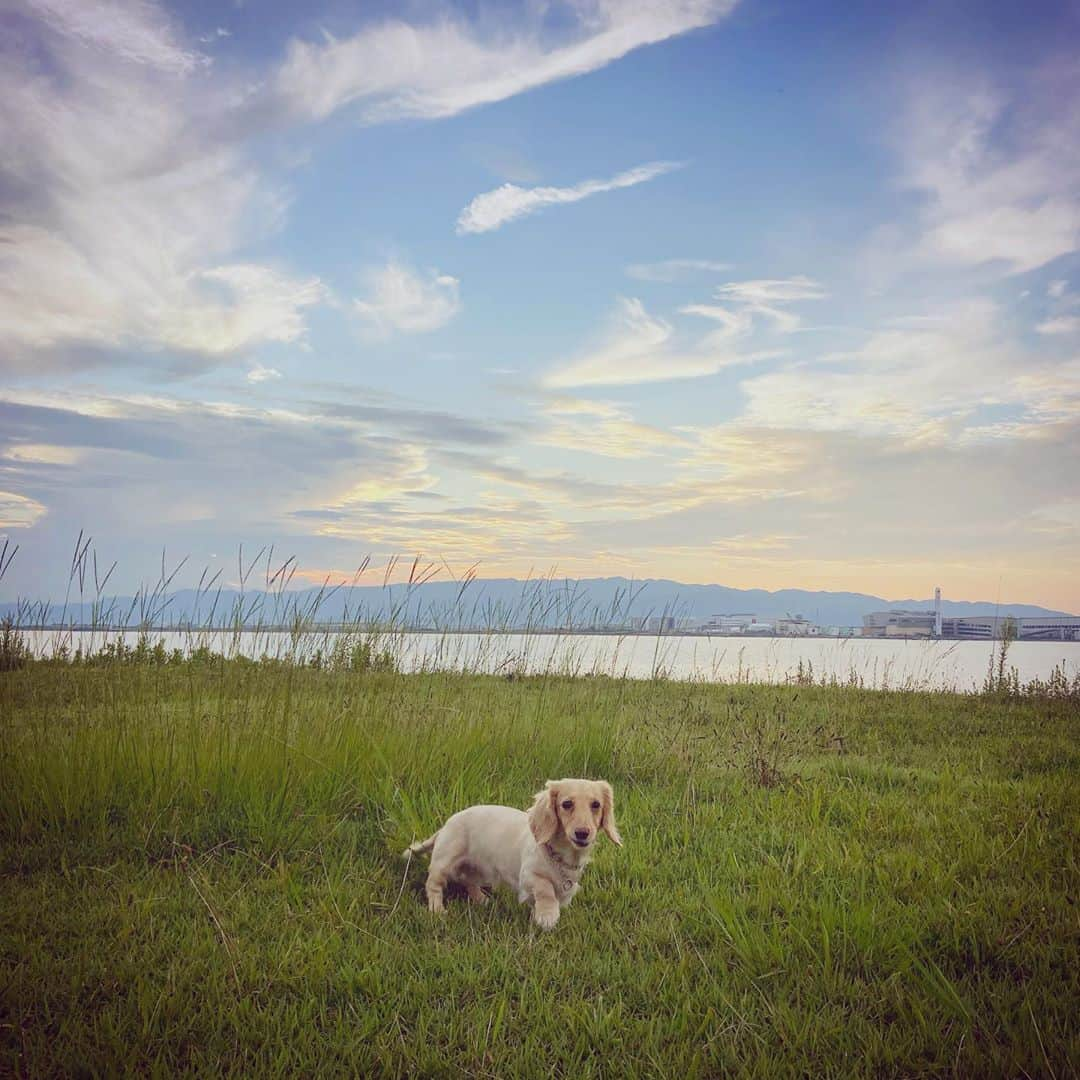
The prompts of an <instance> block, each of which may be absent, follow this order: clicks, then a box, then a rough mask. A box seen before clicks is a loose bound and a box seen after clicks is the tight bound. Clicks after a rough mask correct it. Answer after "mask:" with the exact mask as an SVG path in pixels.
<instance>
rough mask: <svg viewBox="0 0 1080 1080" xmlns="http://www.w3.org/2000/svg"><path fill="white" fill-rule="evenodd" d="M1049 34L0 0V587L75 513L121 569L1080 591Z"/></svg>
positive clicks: (1077, 461)
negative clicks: (250, 559) (416, 561)
mask: <svg viewBox="0 0 1080 1080" xmlns="http://www.w3.org/2000/svg"><path fill="white" fill-rule="evenodd" d="M1078 40H1080V6H1078V5H1077V4H1076V3H1072V2H1070V3H1064V2H1063V3H1054V2H1043V3H1034V4H1029V5H1016V4H1005V3H996V2H990V0H975V2H971V3H965V2H941V0H935V2H925V3H922V2H914V3H908V4H903V5H891V4H881V3H878V2H866V3H858V2H855V3H852V2H848V0H844V2H839V0H835V2H829V0H821V2H820V3H816V4H805V3H800V2H798V0H740V2H737V3H736V2H735V0H671V2H668V3H649V2H645V0H565V2H555V0H550V2H549V0H526V2H525V3H522V4H516V5H515V4H511V3H506V2H499V3H486V2H483V0H470V2H467V3H462V4H460V5H455V4H451V3H443V2H428V0H415V2H404V3H397V4H378V3H362V4H361V3H345V2H335V0H328V2H322V0H314V2H313V3H311V4H309V5H297V4H293V3H289V2H285V0H230V2H223V0H212V2H211V0H202V2H190V3H180V2H176V3H172V4H164V3H158V2H155V0H0V102H3V104H2V106H0V146H2V147H3V154H2V155H0V543H2V542H3V540H4V539H6V540H7V541H8V545H9V546H8V552H9V554H10V551H11V550H12V548H13V546H14V545H16V544H17V545H18V552H17V554H16V557H15V559H14V560H13V561H12V562H11V565H10V566H8V567H7V568H6V570H5V572H4V574H3V577H2V579H0V599H14V598H16V597H17V596H22V597H31V598H35V599H41V598H55V597H56V596H58V595H59V594H61V593H62V592H63V590H64V588H65V585H66V583H67V581H68V576H69V571H70V565H71V559H72V552H73V549H74V546H75V544H76V540H77V537H79V535H80V533H81V534H82V535H83V536H84V537H91V538H92V542H93V548H92V550H93V551H94V553H96V555H97V558H98V562H99V572H98V574H99V581H100V580H101V579H102V578H103V577H104V575H105V573H106V572H107V570H108V568H109V567H110V566H111V565H112V564H113V563H114V562H115V564H116V569H115V571H114V573H113V576H112V578H110V579H109V591H113V590H116V591H125V590H127V591H131V590H134V588H135V587H136V586H137V585H138V584H139V583H142V582H147V581H153V580H154V579H156V578H157V576H158V575H159V574H160V573H161V568H162V566H163V565H164V566H165V567H166V568H167V570H168V572H171V570H172V569H174V568H175V567H176V566H177V565H178V564H179V562H180V561H181V560H182V559H185V558H186V559H187V563H186V564H185V565H184V568H183V573H182V575H181V576H180V577H178V578H177V582H176V583H177V584H180V583H185V584H186V583H194V582H195V581H196V580H197V579H198V576H199V573H201V571H202V569H203V568H204V567H207V568H210V570H211V572H214V573H216V572H218V571H219V570H220V573H221V577H220V579H219V580H220V581H221V582H222V583H226V584H236V583H237V579H238V576H239V573H240V571H239V569H238V551H239V549H240V546H241V545H243V548H244V550H246V551H247V552H249V553H251V552H254V551H257V550H258V549H260V548H262V547H264V546H267V545H273V546H274V550H275V551H276V552H278V553H280V554H281V556H282V558H285V557H288V556H295V557H296V560H297V562H296V565H298V566H299V570H298V571H297V572H296V574H295V575H294V578H293V584H295V585H301V584H311V583H317V582H321V581H323V580H324V579H326V578H328V577H329V578H330V579H331V580H334V581H336V580H340V579H343V578H352V576H353V574H354V571H355V570H356V568H357V567H358V566H359V565H360V564H361V563H362V562H363V560H364V559H365V558H370V560H371V566H372V567H375V568H377V567H379V566H380V565H382V564H384V563H385V562H386V560H387V559H389V558H391V557H392V556H394V555H401V556H403V557H404V558H405V560H406V561H409V560H411V559H412V558H413V556H414V555H416V554H418V553H421V554H422V555H423V557H424V559H425V560H428V561H430V563H431V564H432V565H435V566H437V567H438V572H439V573H440V574H441V575H443V576H448V575H461V574H463V573H465V572H466V571H468V570H469V568H475V573H476V574H477V575H478V576H480V577H506V576H514V577H524V576H527V575H530V574H531V575H536V574H548V573H555V574H558V575H561V576H571V577H595V576H611V575H622V576H627V577H636V578H644V577H664V578H672V579H675V580H679V581H686V582H699V583H705V582H715V583H719V584H724V585H729V586H735V587H742V588H750V587H754V588H766V589H779V588H789V587H799V588H808V589H839V590H853V591H860V592H869V593H874V594H876V595H881V596H885V597H888V598H902V597H908V596H914V597H926V596H929V595H930V594H931V593H932V590H933V588H934V586H936V585H940V586H941V587H942V589H943V590H944V592H945V595H946V596H949V597H952V598H955V599H980V600H995V599H1000V600H1002V601H1007V602H1020V601H1023V602H1029V603H1038V604H1043V605H1045V606H1049V607H1054V608H1060V609H1064V610H1068V611H1073V612H1080V258H1078V254H1077V253H1078V248H1080V64H1078V62H1077V55H1078V54H1077V51H1076V49H1075V43H1076V42H1077V41H1078ZM188 579H190V582H189V581H188ZM365 580H368V581H370V580H372V578H371V575H370V572H369V577H368V578H367V579H365ZM374 580H379V578H378V574H377V573H376V575H375V578H374Z"/></svg>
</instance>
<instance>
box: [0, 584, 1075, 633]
mask: <svg viewBox="0 0 1080 1080" xmlns="http://www.w3.org/2000/svg"><path fill="white" fill-rule="evenodd" d="M897 607H902V608H908V609H912V608H914V609H924V610H928V609H931V608H932V607H933V600H931V599H924V600H911V599H908V600H886V599H884V598H882V597H880V596H869V595H867V594H865V593H851V592H811V591H808V590H805V589H780V590H779V591H777V592H768V591H766V590H764V589H731V588H728V587H727V586H725V585H687V584H683V583H680V582H677V581H667V580H663V579H646V580H642V581H631V580H630V579H628V578H621V577H613V578H585V579H578V580H573V579H562V580H553V579H552V580H548V579H544V580H540V581H536V580H534V581H519V580H516V579H513V578H493V579H486V580H475V581H471V582H469V583H468V584H467V585H466V586H464V587H462V586H461V585H460V584H458V583H456V582H452V581H431V582H427V583H425V584H423V585H418V586H413V587H409V586H407V585H392V586H388V587H383V586H379V585H367V586H354V587H348V588H341V589H335V590H325V591H324V590H320V589H314V588H312V589H299V590H289V591H288V592H285V593H283V594H272V593H271V594H267V593H261V592H255V591H252V592H247V593H244V594H242V595H241V594H240V593H238V592H236V591H231V590H229V591H226V590H222V591H221V592H220V593H212V594H207V593H201V594H200V593H198V592H196V591H195V590H192V589H180V590H178V591H176V592H174V593H170V594H169V595H168V596H167V597H164V598H163V597H160V596H158V597H153V596H150V597H148V596H145V595H140V596H136V597H131V596H126V597H125V596H116V597H109V598H107V599H106V600H104V601H103V602H102V604H101V605H100V606H99V608H98V611H99V614H98V617H97V621H98V622H102V621H107V622H109V623H110V624H119V623H124V624H127V625H137V624H138V623H140V622H141V621H146V622H149V623H152V624H153V625H176V624H178V623H189V622H193V623H198V624H204V623H207V622H210V621H211V620H212V621H213V622H214V623H215V624H222V623H230V622H232V621H233V620H234V618H235V615H236V613H237V612H240V611H242V613H243V619H244V621H245V622H249V623H254V622H261V623H263V624H265V623H267V622H272V623H283V622H289V621H291V620H292V619H293V618H294V617H296V616H298V615H299V616H303V617H307V618H312V619H314V620H316V621H318V622H331V623H334V622H341V621H351V620H353V619H356V618H360V619H362V620H372V621H383V620H386V619H388V618H390V617H393V618H394V619H395V621H397V622H401V623H405V624H407V625H425V626H439V627H461V628H465V627H473V628H475V627H490V628H500V627H505V628H510V627H522V626H526V625H530V626H535V627H538V628H553V627H559V626H573V627H578V628H582V627H587V626H591V625H600V624H605V623H610V622H617V621H619V620H623V619H629V618H634V617H638V618H640V617H641V616H648V615H662V614H667V615H675V616H682V617H702V618H704V617H708V616H710V615H719V614H730V613H736V612H743V613H753V614H755V615H757V616H759V617H761V618H763V619H768V618H775V617H778V616H783V615H786V614H790V615H802V616H804V617H805V618H807V619H809V620H810V621H811V622H815V623H818V624H820V625H823V626H852V625H855V626H858V625H861V623H862V617H863V615H865V614H867V613H869V612H871V611H881V610H882V609H885V608H897ZM941 607H942V611H943V613H944V614H946V615H993V614H995V613H996V614H1000V615H1014V616H1017V617H1027V616H1041V615H1066V614H1069V613H1068V612H1062V611H1053V610H1050V609H1049V608H1043V607H1037V606H1035V605H1033V604H1014V603H1002V604H997V603H995V602H993V601H970V600H943V601H942V605H941ZM26 611H27V607H26V605H22V606H21V607H20V605H19V604H15V603H4V604H0V616H6V615H11V616H16V617H18V616H19V615H20V612H22V618H23V621H25V615H26ZM33 611H34V614H35V615H36V618H35V619H34V621H39V620H40V621H43V622H45V623H56V622H60V621H63V622H64V623H70V622H75V623H89V622H91V621H92V620H93V619H94V610H93V605H91V604H89V603H82V604H78V603H75V604H72V603H69V604H68V605H67V609H66V612H65V610H64V608H63V605H62V604H57V603H51V604H47V605H46V604H38V605H36V607H35V608H33ZM42 616H44V618H42Z"/></svg>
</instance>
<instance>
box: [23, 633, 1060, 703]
mask: <svg viewBox="0 0 1080 1080" xmlns="http://www.w3.org/2000/svg"><path fill="white" fill-rule="evenodd" d="M27 639H28V642H29V644H30V645H31V647H32V648H33V649H34V651H35V653H36V654H37V655H39V656H50V655H55V653H56V651H57V649H58V648H59V647H61V646H64V645H66V646H67V648H68V649H69V650H70V651H74V650H75V649H77V648H80V647H81V648H82V649H83V650H84V651H96V650H98V649H100V648H101V647H102V645H103V644H105V643H106V642H107V641H117V640H120V639H123V640H124V641H125V642H126V644H128V645H129V646H133V645H134V644H135V642H136V641H137V639H138V635H137V634H135V633H132V632H102V631H96V632H91V631H52V630H39V631H28V632H27ZM338 640H340V635H339V634H338V633H336V632H335V631H311V632H308V633H305V634H304V635H302V636H301V637H299V638H294V637H293V636H292V635H290V634H288V633H285V632H281V631H263V630H259V631H248V632H244V633H234V632H226V631H206V630H202V631H193V632H173V631H163V632H160V633H155V634H152V635H151V637H150V643H151V645H153V644H155V643H156V642H158V641H161V642H162V643H163V644H164V646H165V648H166V649H168V650H170V651H171V650H173V649H180V650H182V651H184V652H188V651H190V650H191V649H192V648H195V647H198V646H200V645H205V646H207V647H208V648H210V649H212V650H213V651H215V652H220V653H223V654H224V655H226V656H235V655H245V656H249V657H260V656H264V655H266V656H271V657H276V658H281V659H284V658H291V657H295V658H297V659H303V660H310V659H311V657H312V656H313V655H314V654H315V653H316V651H321V652H322V654H323V655H327V654H328V653H329V652H330V651H331V650H332V649H333V647H334V644H335V642H336V641H338ZM373 644H374V647H375V649H376V650H377V651H382V650H383V649H388V650H389V651H391V652H392V653H393V655H394V656H395V658H396V660H397V663H398V665H399V667H400V668H401V669H402V670H404V671H410V672H414V671H422V670H427V671H431V670H453V671H471V672H477V673H487V674H491V673H495V674H510V673H521V674H524V673H538V672H545V671H547V672H560V673H566V674H573V675H587V674H592V675H599V674H603V675H611V676H627V677H630V678H651V677H653V676H654V675H657V674H661V675H664V676H666V677H667V678H670V679H684V680H690V679H692V680H703V681H708V682H735V681H745V682H767V683H783V682H786V681H789V680H792V679H794V677H795V676H796V674H797V672H798V669H799V664H800V662H801V663H802V665H803V670H804V671H806V669H807V667H808V666H809V667H811V668H812V670H813V677H814V679H815V681H820V680H821V679H822V678H824V679H826V680H828V681H832V680H834V679H835V680H836V681H839V682H844V683H846V682H849V681H851V680H852V679H854V680H861V681H862V682H863V684H864V685H866V686H868V687H874V688H883V687H894V688H902V687H911V688H917V689H935V690H957V691H961V692H969V691H972V690H978V689H980V688H981V687H982V685H983V680H984V679H985V678H986V673H987V669H988V666H989V664H990V660H991V655H992V652H993V650H994V648H995V647H996V644H991V643H990V642H984V641H925V640H923V641H919V640H913V641H905V640H888V639H872V638H867V639H861V638H844V639H837V638H738V637H691V636H669V637H655V636H649V637H646V636H639V635H629V636H625V637H623V636H617V635H609V634H511V633H407V632H396V633H394V634H392V635H388V636H385V637H382V638H379V639H375V640H374V641H373ZM1055 666H1061V667H1063V668H1064V670H1065V673H1066V675H1067V676H1068V678H1069V679H1070V680H1071V679H1072V678H1073V677H1074V676H1075V675H1076V673H1077V672H1078V671H1080V642H1034V641H1021V642H1014V643H1013V644H1012V645H1011V646H1010V648H1009V653H1008V663H1007V667H1009V668H1012V667H1015V668H1016V669H1017V672H1018V674H1019V678H1020V681H1021V682H1022V683H1026V682H1029V681H1030V680H1032V679H1035V678H1039V679H1045V678H1046V677H1047V676H1048V675H1049V674H1050V673H1051V671H1052V670H1053V669H1054V667H1055Z"/></svg>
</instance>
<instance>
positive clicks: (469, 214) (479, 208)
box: [457, 161, 683, 236]
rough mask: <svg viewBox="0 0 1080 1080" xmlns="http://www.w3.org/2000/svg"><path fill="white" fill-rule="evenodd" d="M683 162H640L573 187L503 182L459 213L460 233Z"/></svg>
mask: <svg viewBox="0 0 1080 1080" xmlns="http://www.w3.org/2000/svg"><path fill="white" fill-rule="evenodd" d="M682 167H683V162H679V161H653V162H650V163H649V164H647V165H638V166H636V167H635V168H633V169H627V170H626V171H625V172H621V173H618V174H617V175H616V176H613V177H611V179H610V180H583V181H582V182H581V183H580V184H574V185H573V187H563V188H560V187H534V188H523V187H518V186H517V184H503V185H502V187H497V188H495V190H494V191H485V192H484V193H483V194H482V195H477V196H476V198H475V199H473V201H472V202H471V203H469V205H468V206H466V207H465V209H464V210H462V211H461V214H460V215H459V216H458V220H457V232H458V235H459V236H461V235H464V234H465V233H482V232H491V230H492V229H498V228H501V227H502V226H503V225H506V224H507V223H508V222H511V221H516V220H517V219H518V218H523V217H526V216H527V215H529V214H535V213H536V212H537V211H538V210H542V209H543V208H544V207H545V206H557V205H562V204H565V203H574V202H580V201H581V200H582V199H587V198H589V196H590V195H599V194H600V193H601V192H604V191H616V190H617V189H619V188H625V187H633V186H634V185H635V184H644V183H645V182H646V181H647V180H653V179H655V178H656V177H657V176H663V175H664V173H669V172H673V171H674V170H675V169H681V168H682Z"/></svg>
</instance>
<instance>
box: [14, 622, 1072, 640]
mask: <svg viewBox="0 0 1080 1080" xmlns="http://www.w3.org/2000/svg"><path fill="white" fill-rule="evenodd" d="M16 629H18V630H20V631H33V632H34V633H79V634H89V633H101V634H144V633H145V634H292V633H294V628H293V627H291V626H284V625H268V626H241V627H235V626H186V625H183V624H179V625H171V626H154V627H138V626H134V627H133V626H101V625H100V624H99V625H97V626H95V625H92V624H79V623H72V624H67V625H59V624H51V625H40V624H39V625H29V626H19V627H16ZM300 633H301V634H347V633H362V634H379V633H382V634H418V635H425V636H435V635H439V636H441V635H445V634H469V635H478V636H494V635H511V634H521V635H528V636H537V637H624V638H631V637H632V638H701V639H703V640H711V639H713V638H725V639H731V640H733V641H760V640H762V639H768V640H778V641H813V640H817V641H822V640H824V641H859V642H862V641H946V642H951V643H958V644H959V643H964V642H970V643H973V644H976V645H985V644H988V643H990V642H996V641H1001V640H1002V639H1001V638H1000V637H993V638H975V637H927V636H925V635H922V634H890V635H889V636H888V637H885V636H877V635H863V634H776V633H753V634H733V633H723V632H716V633H702V632H701V631H699V630H614V629H603V628H600V629H583V628H574V629H568V628H554V627H543V628H536V627H519V628H515V627H506V628H500V629H498V630H491V629H487V628H484V627H467V628H457V627H455V628H453V629H439V628H438V627H430V626H429V627H402V626H396V627H389V628H386V627H378V626H371V627H356V626H352V625H346V624H340V623H317V624H315V625H312V626H309V627H305V628H304V629H303V630H301V631H300ZM1019 643H1022V644H1025V645H1027V644H1033V645H1035V644H1038V645H1062V644H1065V645H1069V644H1075V642H1074V641H1072V640H1070V639H1068V638H1066V639H1064V640H1062V639H1061V638H1024V639H1022V642H1016V641H1014V642H1013V644H1019Z"/></svg>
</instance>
